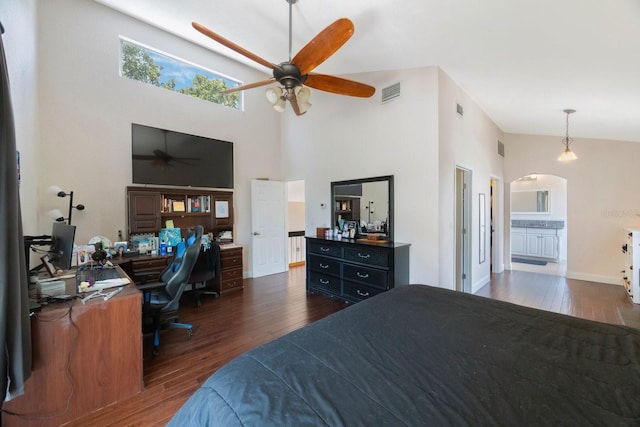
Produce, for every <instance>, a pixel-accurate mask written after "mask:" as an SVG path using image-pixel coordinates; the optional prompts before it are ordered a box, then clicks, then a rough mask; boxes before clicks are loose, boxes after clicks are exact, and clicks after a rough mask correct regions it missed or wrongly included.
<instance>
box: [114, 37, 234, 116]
mask: <svg viewBox="0 0 640 427" xmlns="http://www.w3.org/2000/svg"><path fill="white" fill-rule="evenodd" d="M120 58H121V59H120V74H121V76H122V77H127V78H129V79H132V80H138V81H140V82H143V83H147V84H150V85H153V86H157V87H161V88H164V89H168V90H172V91H174V92H179V93H182V94H185V95H189V96H193V97H195V98H200V99H204V100H205V101H210V102H215V103H216V104H222V105H225V106H227V107H231V108H235V109H236V110H241V109H242V105H241V100H242V98H241V97H240V93H239V92H233V93H227V94H223V93H220V91H222V90H225V89H229V88H232V87H236V86H238V85H240V82H238V81H235V80H232V79H230V78H228V77H224V76H221V75H219V74H216V73H214V72H212V71H209V70H206V69H204V68H202V67H198V66H196V65H193V64H190V63H188V62H186V61H182V60H180V59H177V58H173V57H170V56H168V55H164V54H161V53H158V52H156V51H154V50H152V49H149V48H146V47H143V46H140V45H137V44H135V43H133V42H130V41H128V40H122V39H121V40H120Z"/></svg>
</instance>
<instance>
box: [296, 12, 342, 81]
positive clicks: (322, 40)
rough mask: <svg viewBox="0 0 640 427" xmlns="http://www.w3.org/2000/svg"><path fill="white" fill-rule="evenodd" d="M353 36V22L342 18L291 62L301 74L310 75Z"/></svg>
mask: <svg viewBox="0 0 640 427" xmlns="http://www.w3.org/2000/svg"><path fill="white" fill-rule="evenodd" d="M352 35H353V22H351V21H350V20H349V19H348V18H340V19H338V20H337V21H336V22H334V23H333V24H331V25H329V26H328V27H327V28H325V29H324V30H322V31H321V32H320V33H319V34H318V35H317V36H315V37H314V38H313V39H312V40H311V41H310V42H309V43H307V44H306V45H305V46H304V47H303V48H302V49H300V52H298V53H297V54H296V56H295V57H294V58H293V59H292V60H291V62H292V63H294V64H295V65H296V66H297V67H298V68H299V69H300V74H302V75H305V74H309V73H310V72H311V71H313V69H314V68H316V67H317V66H318V65H320V64H322V63H323V62H324V61H325V60H326V59H327V58H328V57H330V56H331V55H333V54H334V53H335V51H337V50H338V49H340V47H342V45H343V44H345V43H346V42H347V40H349V38H351V36H352Z"/></svg>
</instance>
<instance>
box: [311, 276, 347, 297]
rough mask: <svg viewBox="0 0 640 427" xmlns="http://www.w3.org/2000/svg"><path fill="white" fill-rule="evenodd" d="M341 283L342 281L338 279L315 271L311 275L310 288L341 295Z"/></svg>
mask: <svg viewBox="0 0 640 427" xmlns="http://www.w3.org/2000/svg"><path fill="white" fill-rule="evenodd" d="M341 282H342V280H341V279H340V278H338V277H334V276H328V275H326V274H322V273H317V272H315V271H312V272H310V274H309V287H311V288H316V289H319V290H323V291H329V292H331V293H334V294H339V293H340V291H341V287H342V286H341Z"/></svg>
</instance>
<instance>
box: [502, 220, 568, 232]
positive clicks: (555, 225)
mask: <svg viewBox="0 0 640 427" xmlns="http://www.w3.org/2000/svg"><path fill="white" fill-rule="evenodd" d="M511 227H512V228H552V229H556V230H560V229H563V228H564V221H547V220H537V219H512V220H511Z"/></svg>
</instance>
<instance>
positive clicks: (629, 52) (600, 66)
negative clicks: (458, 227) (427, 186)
mask: <svg viewBox="0 0 640 427" xmlns="http://www.w3.org/2000/svg"><path fill="white" fill-rule="evenodd" d="M96 1H98V2H100V3H102V4H104V5H107V6H109V7H112V8H114V9H117V10H119V11H121V12H123V13H126V14H128V15H131V16H133V17H135V18H138V19H140V20H142V21H145V22H147V23H150V24H152V25H154V26H157V27H159V28H162V29H164V30H166V31H169V32H171V33H174V34H176V35H178V36H180V37H183V38H185V39H187V40H190V41H193V42H194V43H198V44H200V45H203V46H205V47H207V48H209V49H211V50H213V51H216V52H219V53H222V54H224V55H227V56H229V57H232V58H235V59H237V60H239V61H241V62H244V63H246V64H248V65H250V66H255V67H258V68H259V69H263V70H264V71H265V74H269V75H270V70H268V69H266V68H264V67H262V66H260V65H256V64H254V63H253V62H250V61H248V60H246V58H244V57H241V56H239V55H238V54H235V53H233V52H231V51H229V49H226V48H224V47H222V46H221V45H219V44H217V43H215V42H213V41H211V40H209V39H207V38H205V37H204V36H202V35H201V34H200V33H198V32H197V31H195V30H194V29H193V28H192V27H191V22H192V21H197V22H200V23H202V24H203V25H205V26H207V27H209V28H211V29H212V30H213V31H215V32H217V33H219V34H221V35H223V36H224V37H226V38H227V39H230V40H232V41H234V42H235V43H237V44H239V45H240V46H242V47H244V48H245V49H248V50H250V51H251V52H253V53H255V54H257V55H259V56H260V57H262V58H264V59H267V60H269V61H271V62H274V63H279V62H282V61H285V60H287V59H288V54H289V44H288V25H289V4H288V3H287V1H286V0H234V1H217V0H209V1H206V2H205V1H202V0H181V1H175V0H96ZM341 17H348V18H350V19H351V20H352V21H353V23H354V25H355V33H354V35H353V37H352V38H351V40H349V41H348V42H347V44H346V45H344V46H343V47H342V48H341V49H340V50H339V51H338V52H337V53H335V54H334V55H333V56H332V57H331V58H329V59H328V60H327V61H326V62H325V63H323V64H322V65H321V66H320V67H318V68H317V69H316V70H315V71H317V72H320V73H327V74H338V75H348V74H352V73H360V72H368V71H380V70H390V69H402V68H415V67H427V66H439V67H441V68H442V69H443V70H444V71H445V72H446V73H447V74H448V75H449V76H451V78H452V79H453V80H454V81H456V83H458V85H460V86H461V87H462V88H463V89H464V90H465V91H466V92H467V93H468V94H469V95H470V96H471V97H472V98H473V99H474V100H475V101H476V102H477V103H478V104H479V105H480V107H481V108H482V109H483V110H484V111H485V112H486V113H487V114H488V115H489V116H490V117H491V118H492V119H493V121H494V122H495V123H496V124H497V125H498V126H499V127H500V128H501V129H502V130H503V131H505V132H508V133H523V134H541V135H563V134H564V132H565V115H564V113H563V112H562V110H563V109H566V108H572V109H575V110H577V112H576V113H575V114H573V115H572V116H571V119H570V120H571V122H570V123H571V124H570V132H571V136H573V137H588V138H601V139H615V140H627V141H636V142H640V0H615V1H603V0H482V1H480V0H446V1H445V0H404V1H402V0H349V1H345V0H298V1H297V2H296V3H295V4H294V5H293V47H292V50H293V54H295V53H296V52H297V51H298V50H299V49H300V48H301V47H302V46H304V45H305V44H306V43H307V42H308V41H309V40H310V39H311V38H313V37H314V36H315V35H316V34H317V33H318V32H320V31H321V30H322V29H323V28H325V27H326V26H327V25H329V24H330V23H332V22H333V21H335V20H336V19H338V18H341ZM155 47H157V48H159V49H162V46H155ZM171 53H173V54H176V55H178V56H179V55H180V52H171ZM217 71H221V72H224V70H217Z"/></svg>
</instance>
